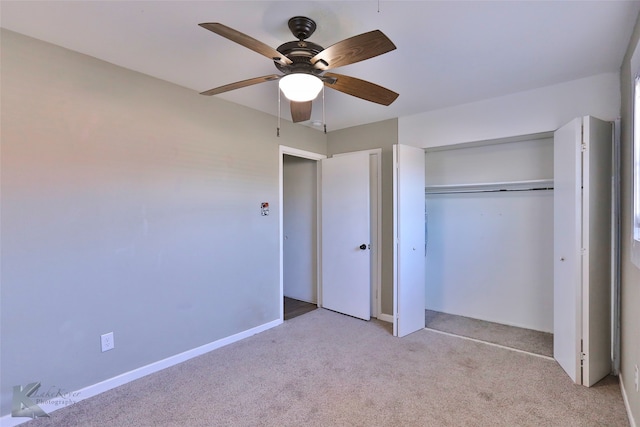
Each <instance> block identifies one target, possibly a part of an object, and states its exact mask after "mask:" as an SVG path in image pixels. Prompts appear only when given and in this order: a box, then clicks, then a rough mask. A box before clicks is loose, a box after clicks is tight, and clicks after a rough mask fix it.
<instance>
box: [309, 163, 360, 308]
mask: <svg viewBox="0 0 640 427" xmlns="http://www.w3.org/2000/svg"><path fill="white" fill-rule="evenodd" d="M369 180H370V176H369V153H367V152H363V153H350V154H345V155H340V156H338V157H332V158H329V159H324V160H322V199H321V203H322V306H323V307H324V308H327V309H329V310H333V311H337V312H339V313H344V314H348V315H350V316H354V317H357V318H360V319H364V320H369V319H370V317H371V313H370V309H371V306H370V304H371V303H370V301H371V270H370V251H369V245H370V243H371V242H370V227H369V214H370V204H369Z"/></svg>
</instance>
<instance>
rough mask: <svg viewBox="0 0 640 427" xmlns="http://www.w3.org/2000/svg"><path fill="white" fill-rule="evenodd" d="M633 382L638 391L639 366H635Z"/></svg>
mask: <svg viewBox="0 0 640 427" xmlns="http://www.w3.org/2000/svg"><path fill="white" fill-rule="evenodd" d="M633 382H634V384H635V385H636V391H638V365H636V366H635V371H634V373H633Z"/></svg>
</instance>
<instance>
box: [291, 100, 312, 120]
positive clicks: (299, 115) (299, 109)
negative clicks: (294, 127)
mask: <svg viewBox="0 0 640 427" xmlns="http://www.w3.org/2000/svg"><path fill="white" fill-rule="evenodd" d="M312 104H313V102H312V101H307V102H295V101H291V119H292V120H293V123H298V122H304V121H307V120H309V119H310V118H311V105H312Z"/></svg>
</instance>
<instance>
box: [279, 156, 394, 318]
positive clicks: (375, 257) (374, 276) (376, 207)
mask: <svg viewBox="0 0 640 427" xmlns="http://www.w3.org/2000/svg"><path fill="white" fill-rule="evenodd" d="M359 152H367V153H369V154H370V155H374V156H375V159H374V160H372V161H371V162H372V163H373V164H375V168H376V170H375V176H374V179H372V184H374V185H375V189H374V191H373V193H374V195H375V202H374V198H373V197H372V198H371V205H372V209H371V213H372V215H371V224H372V225H373V224H375V225H374V226H372V227H371V229H372V233H371V234H372V236H371V243H373V242H376V244H375V246H374V244H372V248H375V249H374V251H372V257H371V282H372V285H371V291H372V293H371V295H372V298H375V304H374V305H373V307H372V311H371V317H374V318H377V317H378V316H380V314H381V312H382V310H381V301H380V296H381V288H382V244H381V243H382V240H381V239H382V149H381V148H375V149H371V150H362V151H359ZM346 154H349V153H340V154H335V155H334V156H340V155H346ZM285 155H289V156H294V157H300V158H303V159H309V160H314V161H316V162H317V166H318V167H317V168H316V170H317V180H316V182H317V184H316V199H317V201H318V203H317V216H316V217H317V223H316V236H317V238H316V242H317V243H316V244H317V248H316V249H317V251H316V253H317V255H316V263H317V266H318V268H317V277H316V282H317V284H318V289H317V292H318V295H317V300H318V303H317V304H318V307H322V268H321V267H322V246H321V245H322V239H321V235H322V234H321V231H322V200H321V197H320V196H321V194H322V187H321V185H322V175H321V173H322V172H321V171H322V168H321V167H320V164H319V163H320V161H322V159H326V158H327V156H326V155H324V154H320V153H314V152H312V151H306V150H301V149H298V148H293V147H288V146H285V145H280V146H279V148H278V162H279V165H278V206H279V207H280V208H279V209H278V227H279V233H278V234H279V243H280V248H279V258H280V260H279V270H280V299H279V304H280V321H281V322H283V321H284V209H283V206H284V156H285ZM370 164H371V163H370ZM374 217H375V218H374Z"/></svg>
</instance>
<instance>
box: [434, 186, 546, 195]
mask: <svg viewBox="0 0 640 427" xmlns="http://www.w3.org/2000/svg"><path fill="white" fill-rule="evenodd" d="M540 190H543V191H544V190H553V187H541V188H514V189H506V188H503V189H499V190H498V189H496V190H446V191H445V190H440V191H430V190H426V191H425V193H426V194H470V193H507V192H513V191H540Z"/></svg>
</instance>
